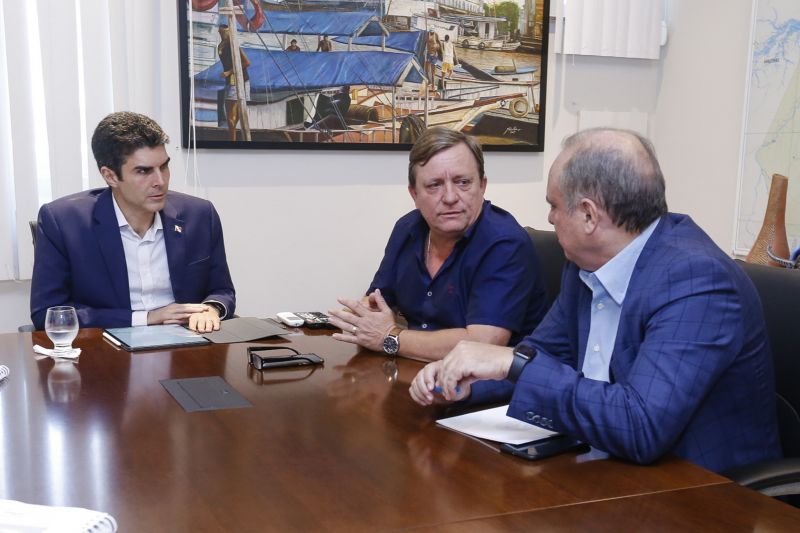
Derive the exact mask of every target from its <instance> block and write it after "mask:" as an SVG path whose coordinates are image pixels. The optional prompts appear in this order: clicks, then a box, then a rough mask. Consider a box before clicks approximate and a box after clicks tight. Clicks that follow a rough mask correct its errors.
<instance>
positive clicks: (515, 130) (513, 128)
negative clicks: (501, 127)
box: [503, 126, 520, 135]
mask: <svg viewBox="0 0 800 533" xmlns="http://www.w3.org/2000/svg"><path fill="white" fill-rule="evenodd" d="M519 131H520V128H518V127H516V126H509V127H507V128H506V131H504V132H503V135H516V134H517V133H519Z"/></svg>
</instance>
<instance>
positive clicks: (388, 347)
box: [383, 335, 400, 354]
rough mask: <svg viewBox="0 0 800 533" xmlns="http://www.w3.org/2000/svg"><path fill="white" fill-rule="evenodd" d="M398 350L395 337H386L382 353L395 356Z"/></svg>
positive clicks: (398, 344)
mask: <svg viewBox="0 0 800 533" xmlns="http://www.w3.org/2000/svg"><path fill="white" fill-rule="evenodd" d="M398 349H400V343H399V342H397V337H396V336H395V335H387V336H386V337H385V338H384V339H383V351H384V352H386V353H388V354H396V353H397V350H398Z"/></svg>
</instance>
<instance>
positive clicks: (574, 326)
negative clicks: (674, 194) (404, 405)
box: [410, 129, 780, 472]
mask: <svg viewBox="0 0 800 533" xmlns="http://www.w3.org/2000/svg"><path fill="white" fill-rule="evenodd" d="M547 201H548V203H549V204H550V206H551V207H550V215H549V221H550V222H551V223H552V224H553V225H554V227H555V230H556V234H557V236H558V240H559V243H560V244H561V246H562V247H563V249H564V252H565V254H566V256H567V259H569V262H568V263H567V265H566V267H565V269H564V272H563V276H562V281H561V293H560V294H559V296H558V299H557V300H556V302H555V303H554V304H553V307H552V308H551V309H550V311H549V312H548V314H547V315H546V316H545V318H544V320H543V321H542V323H541V324H540V325H539V326H538V327H537V328H536V330H535V331H534V332H533V333H531V334H530V335H529V336H528V337H526V338H525V339H524V340H523V341H522V342H521V343H520V344H518V345H517V346H516V347H515V348H513V349H511V348H502V347H492V346H486V345H482V344H479V343H461V344H459V345H458V346H457V347H456V348H455V349H454V350H453V351H452V352H451V353H450V354H449V355H448V356H447V357H446V358H445V359H444V360H442V361H439V362H436V363H432V364H430V365H428V366H426V367H425V368H424V369H423V370H422V371H420V373H419V374H418V375H417V377H416V378H415V379H414V381H413V382H412V385H411V388H410V392H411V396H412V398H414V400H415V401H417V402H418V403H420V404H423V405H428V404H431V403H433V402H435V401H441V400H444V401H453V400H464V399H469V401H470V402H476V403H477V402H484V401H497V400H503V399H508V397H509V396H510V398H511V400H510V406H509V410H508V415H509V416H512V417H515V418H518V419H520V420H525V421H528V422H530V423H532V424H535V425H538V426H542V427H546V428H548V429H553V430H556V431H559V432H563V433H567V434H570V435H574V436H576V437H578V438H580V439H581V440H583V441H585V442H587V443H589V444H591V445H592V446H593V447H595V448H597V449H600V450H603V451H606V452H608V453H610V454H612V455H615V456H618V457H624V458H627V459H630V460H632V461H635V462H637V463H650V462H652V461H654V460H656V459H658V458H659V457H661V456H662V455H663V454H665V453H667V452H672V453H675V454H677V455H679V456H681V457H683V458H685V459H688V460H690V461H693V462H695V463H697V464H699V465H701V466H704V467H706V468H708V469H710V470H714V471H718V472H719V471H724V470H727V469H730V468H733V467H736V466H740V465H743V464H747V463H751V462H755V461H759V460H765V459H772V458H775V457H778V456H779V455H780V448H779V444H778V435H777V424H776V419H775V405H774V385H773V371H772V364H771V359H770V352H769V346H768V343H767V337H766V332H765V328H764V320H763V316H762V312H761V306H760V302H759V299H758V296H757V294H756V292H755V289H754V288H753V286H752V284H751V283H750V281H749V279H748V278H747V277H746V275H745V274H744V273H743V271H742V270H741V269H740V268H739V267H738V266H737V265H736V264H735V263H734V262H733V261H732V260H731V259H730V258H729V257H728V256H727V255H726V254H725V253H724V252H722V250H720V249H719V247H717V246H716V245H715V244H714V243H713V242H712V241H711V239H710V238H709V237H708V236H707V235H706V234H705V233H704V232H703V231H702V230H701V229H700V228H699V227H698V226H697V225H696V224H695V223H694V222H693V221H692V220H691V218H689V217H688V216H685V215H676V214H671V213H668V212H667V206H666V200H665V195H664V178H663V176H662V174H661V170H660V167H659V165H658V161H657V159H656V157H655V153H654V150H653V147H652V145H651V144H650V142H649V141H647V140H646V139H644V138H642V137H640V136H639V135H637V134H635V133H633V132H628V131H622V130H613V129H594V130H587V131H584V132H579V133H577V134H575V135H573V136H571V137H570V138H568V139H567V140H566V141H565V143H564V150H563V151H562V153H561V154H560V155H559V156H558V158H557V159H556V161H555V162H554V164H553V167H552V169H551V171H550V175H549V179H548V185H547ZM436 387H440V388H441V390H442V393H441V396H439V395H438V394H434V389H435V388H436Z"/></svg>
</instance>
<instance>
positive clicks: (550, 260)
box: [525, 227, 567, 307]
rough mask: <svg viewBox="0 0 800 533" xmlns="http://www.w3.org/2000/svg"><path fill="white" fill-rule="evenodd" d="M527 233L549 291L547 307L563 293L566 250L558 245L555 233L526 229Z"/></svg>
mask: <svg viewBox="0 0 800 533" xmlns="http://www.w3.org/2000/svg"><path fill="white" fill-rule="evenodd" d="M525 231H527V232H528V235H530V237H531V240H532V241H533V247H534V248H536V255H538V256H539V265H540V266H541V267H542V277H543V278H544V285H545V288H546V289H547V307H550V306H551V305H552V304H553V302H554V301H555V299H556V297H557V296H558V293H559V292H560V291H561V271H562V270H564V263H565V262H566V261H567V260H566V258H565V257H564V250H562V249H561V245H560V244H558V238H557V237H556V232H555V231H545V230H538V229H533V228H531V227H526V228H525Z"/></svg>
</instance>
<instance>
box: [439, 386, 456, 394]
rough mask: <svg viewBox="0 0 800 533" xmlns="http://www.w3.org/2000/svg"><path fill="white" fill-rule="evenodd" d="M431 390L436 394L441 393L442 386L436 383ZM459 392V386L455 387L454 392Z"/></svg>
mask: <svg viewBox="0 0 800 533" xmlns="http://www.w3.org/2000/svg"><path fill="white" fill-rule="evenodd" d="M433 392H435V393H436V394H441V393H442V388H441V387H440V386H439V385H436V386H435V387H434V388H433ZM459 392H461V387H456V394H458V393H459Z"/></svg>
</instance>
